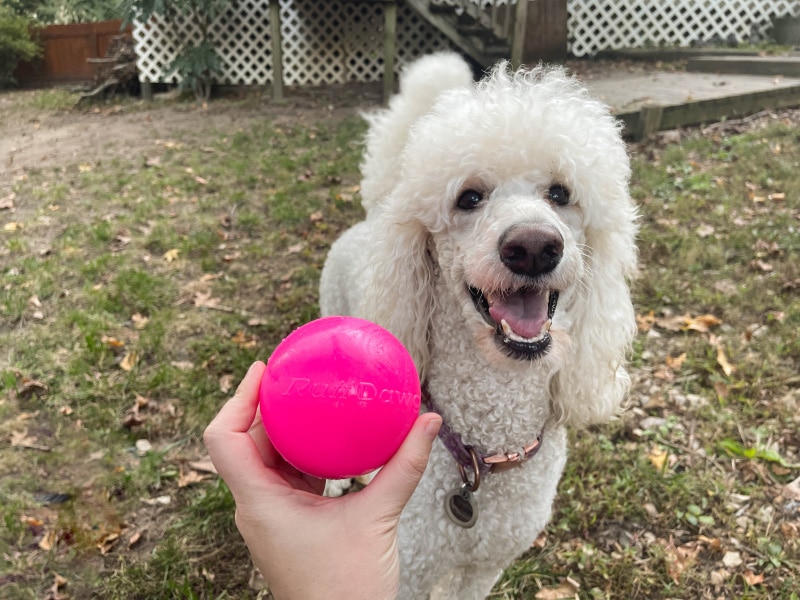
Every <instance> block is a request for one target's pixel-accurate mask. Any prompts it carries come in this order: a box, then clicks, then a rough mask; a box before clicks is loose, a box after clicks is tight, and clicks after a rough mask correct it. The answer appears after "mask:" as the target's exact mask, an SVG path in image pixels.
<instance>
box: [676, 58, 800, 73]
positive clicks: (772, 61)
mask: <svg viewBox="0 0 800 600" xmlns="http://www.w3.org/2000/svg"><path fill="white" fill-rule="evenodd" d="M686 70H687V71H690V72H694V73H727V74H734V75H767V76H780V75H783V76H784V77H800V56H785V57H782V56H767V57H760V56H758V57H756V56H736V57H734V56H719V57H710V56H704V57H698V58H692V59H689V61H688V62H687V63H686Z"/></svg>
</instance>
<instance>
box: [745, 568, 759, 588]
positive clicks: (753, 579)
mask: <svg viewBox="0 0 800 600" xmlns="http://www.w3.org/2000/svg"><path fill="white" fill-rule="evenodd" d="M742 577H744V580H745V581H746V582H747V584H748V585H759V584H761V583H764V574H763V573H759V574H755V573H753V572H752V571H751V570H750V569H747V571H745V572H744V575H743V576H742Z"/></svg>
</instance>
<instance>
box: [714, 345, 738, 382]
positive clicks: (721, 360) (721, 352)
mask: <svg viewBox="0 0 800 600" xmlns="http://www.w3.org/2000/svg"><path fill="white" fill-rule="evenodd" d="M712 345H713V346H715V347H716V349H717V364H718V365H719V366H720V367H721V368H722V372H723V373H725V375H727V376H728V377H730V376H731V375H732V374H733V373H734V372H735V371H736V367H734V366H733V365H732V364H731V363H730V361H729V360H728V356H727V355H726V354H725V348H723V347H722V343H721V342H719V341H718V340H717V341H716V343H712Z"/></svg>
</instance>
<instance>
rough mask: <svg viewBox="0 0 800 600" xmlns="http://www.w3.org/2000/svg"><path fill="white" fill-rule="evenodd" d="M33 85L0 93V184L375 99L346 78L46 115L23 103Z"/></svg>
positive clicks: (377, 93) (369, 87)
mask: <svg viewBox="0 0 800 600" xmlns="http://www.w3.org/2000/svg"><path fill="white" fill-rule="evenodd" d="M35 94H36V92H34V91H29V90H27V91H26V90H20V91H9V92H3V93H0V191H4V190H5V189H6V188H7V187H8V186H9V185H10V184H11V182H13V180H14V178H15V176H18V175H19V173H21V172H22V171H23V170H24V169H30V168H48V167H63V166H66V165H71V164H79V163H91V162H96V161H100V160H110V159H113V158H115V157H126V158H131V157H135V156H137V155H146V154H147V152H148V151H149V150H150V149H152V148H153V147H154V145H156V144H158V143H159V142H160V141H163V140H164V139H168V138H170V137H171V136H173V135H176V134H198V133H200V132H202V131H209V130H218V129H227V130H235V129H236V128H247V127H248V125H249V124H251V123H253V122H255V121H257V120H259V119H263V118H265V117H270V118H271V119H274V120H276V121H277V122H280V121H283V120H286V121H299V122H303V121H319V120H321V119H325V118H328V117H331V118H341V117H342V116H344V115H345V114H353V113H357V112H358V111H362V110H369V109H371V108H374V107H376V106H378V105H379V104H380V103H381V101H382V88H381V84H380V83H378V84H347V85H330V86H324V87H308V88H302V89H290V90H289V91H288V92H287V94H286V96H287V101H286V102H285V103H276V102H274V100H273V99H272V98H271V96H270V95H269V92H249V93H246V94H243V95H230V96H228V97H226V98H224V101H221V102H220V101H212V102H211V103H210V104H208V105H200V104H197V103H194V102H175V101H159V100H156V101H153V102H145V101H135V100H130V101H127V102H123V103H120V104H112V105H105V104H94V105H86V106H84V107H82V108H80V109H78V110H71V111H64V112H59V113H55V114H52V112H50V111H43V110H36V109H34V108H32V107H31V108H25V109H22V110H20V108H19V107H20V105H23V106H24V105H27V104H29V102H28V100H30V99H32V98H33V97H34V95H35Z"/></svg>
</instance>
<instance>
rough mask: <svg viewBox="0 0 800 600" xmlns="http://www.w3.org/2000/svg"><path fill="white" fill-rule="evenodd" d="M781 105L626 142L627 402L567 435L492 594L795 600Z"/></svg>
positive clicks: (798, 389)
mask: <svg viewBox="0 0 800 600" xmlns="http://www.w3.org/2000/svg"><path fill="white" fill-rule="evenodd" d="M790 115H791V117H792V118H791V120H790V119H787V120H786V122H782V121H780V120H778V121H777V122H776V123H775V124H773V125H771V126H769V127H766V128H760V127H759V128H757V129H755V130H754V131H752V132H749V133H744V134H738V135H727V136H726V135H721V134H710V135H700V134H699V133H693V134H691V135H689V137H688V139H686V140H685V141H684V142H683V143H681V144H678V145H670V146H667V147H659V146H658V145H657V144H645V145H641V146H638V147H636V148H634V176H633V186H632V193H633V195H634V197H635V198H636V200H637V201H638V202H639V204H640V205H641V211H642V223H641V224H642V230H641V234H640V243H639V246H640V253H641V260H640V264H641V273H640V276H639V277H638V279H637V281H636V282H635V284H634V296H635V304H636V306H637V310H638V312H639V315H640V317H639V319H640V335H639V338H638V339H637V341H636V343H635V348H634V356H633V357H632V365H633V369H632V372H633V377H634V386H633V390H632V394H631V398H630V406H629V407H628V410H627V411H626V412H625V414H624V415H623V417H622V419H621V420H620V421H619V422H617V423H612V424H610V425H608V426H606V427H599V428H596V429H595V430H593V431H591V432H582V433H579V434H576V435H574V436H573V438H574V445H573V449H572V457H571V460H570V461H568V463H567V470H566V474H565V477H564V479H563V481H562V483H561V486H560V494H559V496H558V498H557V500H556V507H555V508H556V511H555V515H554V518H553V521H552V523H551V525H550V527H549V528H548V531H547V534H546V536H543V538H542V539H540V540H539V542H538V543H537V544H536V545H535V548H534V549H532V550H531V551H530V552H529V553H528V556H527V557H526V558H524V559H523V560H521V561H520V562H519V564H517V565H515V566H514V567H513V568H512V569H509V571H508V573H507V574H506V577H505V578H504V580H503V581H502V582H501V583H500V584H499V585H498V590H499V591H498V592H497V594H496V597H498V598H500V597H507V598H528V597H531V598H532V597H534V596H535V594H536V592H537V590H538V589H539V587H540V586H542V585H545V586H548V587H551V588H553V589H556V590H562V591H564V590H566V591H569V590H570V589H571V590H573V594H574V589H575V588H574V587H573V586H570V585H569V581H574V582H576V583H578V584H580V591H579V595H580V596H581V597H587V598H783V599H787V600H788V599H796V598H798V589H797V580H798V576H800V537H799V536H798V528H800V502H799V501H800V497H798V496H797V494H798V493H799V492H800V490H798V489H797V487H796V486H797V483H796V482H797V481H798V475H800V433H799V431H800V416H799V415H800V411H798V408H799V407H800V377H798V370H799V367H800V364H799V363H800V345H799V344H800V342H799V341H798V339H799V338H798V336H797V330H798V326H800V303H798V301H797V297H798V296H797V294H798V287H799V286H800V262H798V257H800V179H799V178H798V177H797V173H798V169H800V134H799V133H798V129H797V122H798V117H799V116H800V115H798V113H790ZM792 481H795V484H794V486H789V485H788V484H790V483H791V482H792ZM567 578H569V579H567ZM565 581H566V582H567V583H565ZM547 597H550V596H547Z"/></svg>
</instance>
